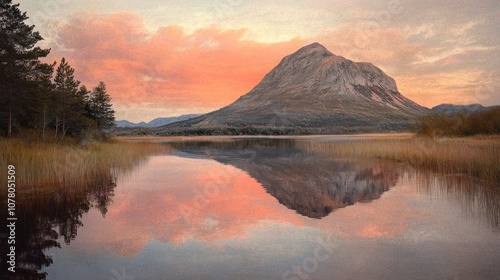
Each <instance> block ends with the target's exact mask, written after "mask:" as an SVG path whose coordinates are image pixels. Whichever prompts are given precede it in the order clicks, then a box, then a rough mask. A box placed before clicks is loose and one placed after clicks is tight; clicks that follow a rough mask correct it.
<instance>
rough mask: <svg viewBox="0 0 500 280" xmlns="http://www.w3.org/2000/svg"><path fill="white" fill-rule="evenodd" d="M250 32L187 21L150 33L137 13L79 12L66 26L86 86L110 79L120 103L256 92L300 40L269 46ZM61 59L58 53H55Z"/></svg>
mask: <svg viewBox="0 0 500 280" xmlns="http://www.w3.org/2000/svg"><path fill="white" fill-rule="evenodd" d="M246 33H247V31H246V30H243V29H242V30H225V31H223V30H219V29H217V28H215V27H210V28H205V29H200V30H197V31H195V32H193V33H191V34H187V33H186V32H185V31H184V30H183V29H182V28H181V27H179V26H174V25H172V26H166V27H162V28H159V29H158V30H156V31H154V32H149V31H148V30H147V29H146V28H145V26H144V23H143V21H142V19H141V18H140V17H139V16H138V15H136V14H134V13H115V14H110V15H98V14H91V13H83V14H77V15H75V16H73V17H72V18H71V19H70V20H69V21H68V22H66V24H64V25H63V26H62V27H61V28H60V30H59V38H60V43H62V44H63V45H64V46H65V48H66V50H65V51H57V52H55V53H54V54H53V55H54V57H61V56H65V57H66V58H67V59H68V60H69V62H70V64H71V65H72V66H73V67H74V68H75V69H76V75H77V77H78V78H79V79H81V80H82V82H84V84H88V85H94V84H97V82H98V81H101V80H102V81H105V82H106V83H107V85H108V91H109V93H110V94H111V97H112V98H113V100H114V101H115V102H116V103H117V104H118V105H120V104H121V105H123V104H135V105H137V104H143V105H148V104H156V105H158V104H160V105H161V104H164V105H168V106H172V107H175V106H194V107H196V106H198V107H199V106H205V107H212V108H213V109H217V108H219V107H222V106H224V105H227V104H229V103H230V102H232V101H234V100H236V99H237V98H238V97H239V96H241V95H243V94H245V93H246V92H248V91H249V90H250V89H251V88H252V87H253V86H255V85H256V84H257V83H258V82H259V81H260V80H261V79H262V78H263V76H264V75H265V73H267V72H268V71H269V70H270V69H272V68H273V67H274V66H275V65H276V64H277V63H278V62H279V61H280V59H281V58H282V57H283V56H285V55H286V54H288V53H291V52H293V51H295V50H296V49H297V48H299V47H300V46H301V45H303V42H302V41H301V40H299V39H295V40H291V41H289V42H283V43H273V44H264V43H258V42H253V41H248V40H244V39H243V37H244V36H245V34H246ZM54 57H53V58H54Z"/></svg>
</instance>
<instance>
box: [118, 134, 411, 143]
mask: <svg viewBox="0 0 500 280" xmlns="http://www.w3.org/2000/svg"><path fill="white" fill-rule="evenodd" d="M414 136H415V133H401V132H398V133H360V134H325V135H321V134H317V135H200V136H151V135H144V136H141V135H137V136H116V137H114V138H113V139H116V140H118V141H134V142H135V141H138V142H140V141H147V142H176V141H200V140H201V141H224V140H233V139H292V140H317V141H322V142H344V141H352V140H368V139H408V138H412V137H414Z"/></svg>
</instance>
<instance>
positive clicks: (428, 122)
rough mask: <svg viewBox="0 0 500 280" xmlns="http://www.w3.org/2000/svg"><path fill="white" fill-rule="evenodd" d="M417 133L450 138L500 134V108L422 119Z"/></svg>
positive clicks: (428, 116) (444, 113)
mask: <svg viewBox="0 0 500 280" xmlns="http://www.w3.org/2000/svg"><path fill="white" fill-rule="evenodd" d="M416 133H417V134H418V135H419V136H423V137H449V136H454V137H456V136H459V137H460V136H472V135H478V134H483V135H491V134H500V106H497V107H493V108H491V109H487V110H483V111H479V112H474V113H467V112H466V111H462V112H458V113H448V112H443V113H439V114H430V115H427V116H423V117H421V118H420V120H419V122H418V124H417V126H416Z"/></svg>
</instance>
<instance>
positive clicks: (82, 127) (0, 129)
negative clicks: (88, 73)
mask: <svg viewBox="0 0 500 280" xmlns="http://www.w3.org/2000/svg"><path fill="white" fill-rule="evenodd" d="M27 19H28V16H27V15H26V12H21V10H20V9H19V4H12V0H0V135H1V136H3V137H14V136H17V137H24V138H26V137H36V138H38V139H42V140H48V139H62V138H65V137H67V136H69V137H82V136H84V135H85V134H88V133H93V132H98V133H99V134H102V133H103V131H104V130H105V129H106V128H109V127H111V126H113V125H114V123H113V121H114V113H115V112H114V110H113V109H112V104H111V99H110V96H109V94H108V93H107V90H106V85H105V83H104V82H100V83H99V84H98V85H97V86H95V87H94V88H93V89H92V90H88V89H87V87H85V85H82V84H81V82H80V81H78V80H76V79H75V76H74V72H75V70H74V69H73V68H72V67H71V66H70V65H69V64H68V62H67V61H66V59H65V58H62V59H61V61H60V63H59V65H57V63H56V62H54V63H52V64H48V63H44V62H42V61H40V59H41V58H44V57H47V55H48V54H49V53H50V49H42V48H40V47H38V46H36V44H37V43H38V42H39V41H41V40H43V38H42V36H41V35H40V34H39V32H37V31H34V28H35V26H34V25H28V24H26V23H25V21H26V20H27ZM56 66H57V68H56ZM54 70H55V71H54Z"/></svg>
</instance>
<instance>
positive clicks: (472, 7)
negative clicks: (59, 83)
mask: <svg viewBox="0 0 500 280" xmlns="http://www.w3.org/2000/svg"><path fill="white" fill-rule="evenodd" d="M14 2H16V1H15V0H14ZM18 3H20V4H21V6H20V9H21V10H23V11H27V13H28V16H29V17H30V19H29V20H28V22H29V23H30V24H35V26H36V30H38V31H39V32H40V33H41V35H42V36H43V37H44V38H45V40H44V41H42V42H41V43H40V44H39V45H40V46H42V47H48V48H51V49H52V52H51V54H50V56H49V58H48V59H47V61H48V62H51V61H54V60H57V61H59V60H60V59H61V57H65V58H66V59H67V60H68V61H69V63H70V65H71V66H72V67H74V68H75V75H76V78H77V79H79V80H81V81H82V83H83V84H85V85H86V86H87V87H88V88H92V87H94V86H96V85H97V84H98V82H99V81H104V82H105V83H106V84H107V86H108V93H109V94H110V95H111V97H112V100H113V103H114V108H115V110H116V118H117V119H118V120H120V119H127V120H130V121H136V122H137V121H150V120H151V119H153V118H156V117H168V116H176V115H181V114H187V113H206V112H209V111H212V110H215V109H218V108H220V107H223V106H225V105H228V104H229V103H231V102H233V101H234V100H236V99H237V98H238V97H240V96H241V95H243V94H245V93H247V92H248V91H249V90H250V89H251V88H252V87H253V86H255V85H256V84H257V83H258V82H259V81H260V80H261V79H262V78H263V77H264V75H265V74H266V73H267V72H269V71H270V70H271V69H272V68H273V67H274V66H276V64H278V63H279V61H280V60H281V58H283V57H284V56H286V55H288V54H290V53H292V52H294V51H296V50H297V49H298V48H300V47H301V46H304V45H307V44H309V43H312V42H319V43H321V44H323V45H324V46H325V47H326V48H328V49H329V50H330V51H331V52H332V53H334V54H336V55H341V56H344V57H345V58H348V59H351V60H353V61H366V62H371V63H373V64H375V65H376V66H378V67H380V68H381V69H382V70H383V71H384V72H386V74H388V75H389V76H391V77H393V78H394V79H395V80H396V82H397V85H398V88H399V91H400V92H401V93H402V94H403V95H405V96H406V97H408V98H410V99H412V100H414V101H415V102H417V103H419V104H421V105H423V106H427V107H432V106H435V105H438V104H440V103H456V104H469V103H481V104H483V105H498V104H500V94H499V92H500V56H499V55H498V54H499V51H500V36H499V34H498V30H500V1H498V0H481V1H467V0H459V1H456V0H455V1H452V0H435V1H410V0H374V1H363V0H339V1H333V0H330V1H326V0H317V1H312V0H310V1H307V0H303V1H283V0H276V1H269V0H267V1H264V0H252V1H243V0H209V1H206V0H205V1H204V0H186V1H159V0H142V1H137V0H134V1H132V0H107V1H102V0H100V1H98V0H86V1H70V0H48V1H35V0H21V1H18Z"/></svg>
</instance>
